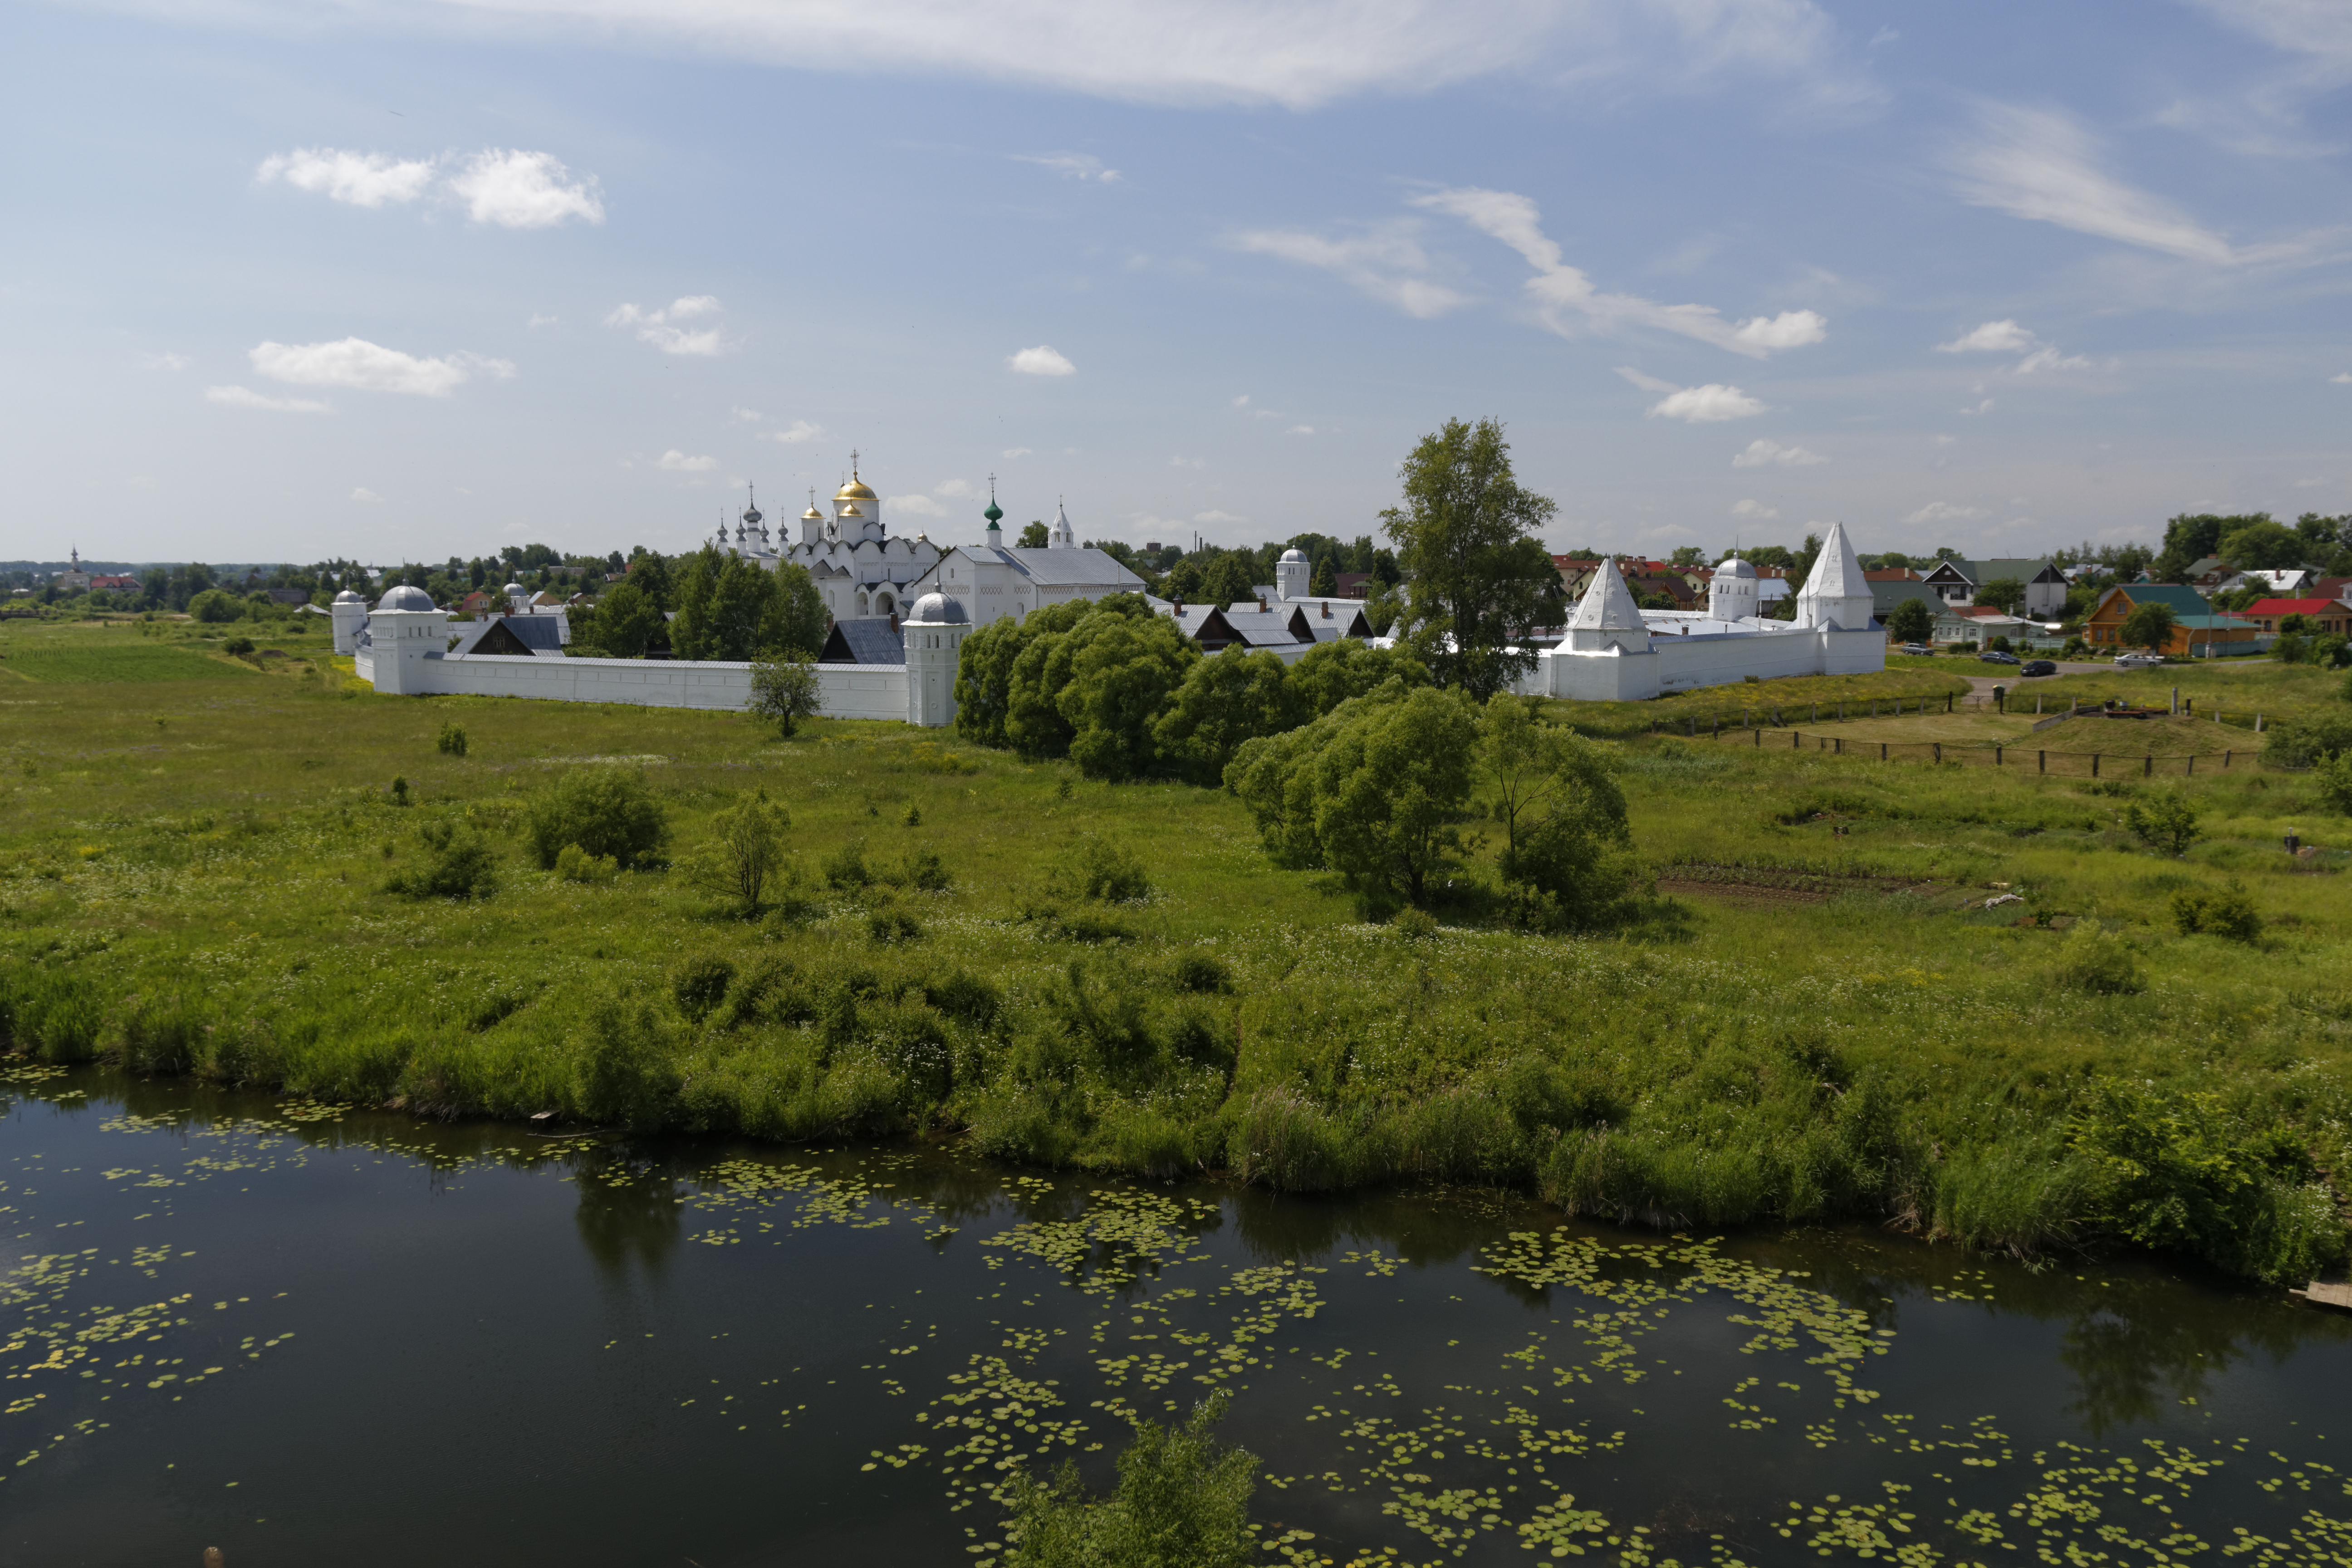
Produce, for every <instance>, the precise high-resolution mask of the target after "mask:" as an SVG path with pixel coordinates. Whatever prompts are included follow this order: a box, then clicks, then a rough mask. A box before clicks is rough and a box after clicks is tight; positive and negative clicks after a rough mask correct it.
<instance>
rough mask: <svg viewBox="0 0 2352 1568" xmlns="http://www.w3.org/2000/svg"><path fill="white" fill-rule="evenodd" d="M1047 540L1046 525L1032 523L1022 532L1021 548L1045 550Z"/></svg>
mask: <svg viewBox="0 0 2352 1568" xmlns="http://www.w3.org/2000/svg"><path fill="white" fill-rule="evenodd" d="M1045 540H1046V532H1045V524H1044V523H1042V522H1033V523H1030V524H1029V525H1028V526H1027V527H1025V528H1024V529H1023V530H1022V531H1021V548H1022V549H1024V550H1043V549H1045Z"/></svg>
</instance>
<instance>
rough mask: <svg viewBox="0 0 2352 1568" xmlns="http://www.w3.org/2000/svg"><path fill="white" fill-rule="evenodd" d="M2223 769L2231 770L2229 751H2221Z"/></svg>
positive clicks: (2224, 770) (2224, 771)
mask: <svg viewBox="0 0 2352 1568" xmlns="http://www.w3.org/2000/svg"><path fill="white" fill-rule="evenodd" d="M2221 771H2222V772H2223V773H2228V772H2229V771H2230V753H2229V752H2222V753H2221Z"/></svg>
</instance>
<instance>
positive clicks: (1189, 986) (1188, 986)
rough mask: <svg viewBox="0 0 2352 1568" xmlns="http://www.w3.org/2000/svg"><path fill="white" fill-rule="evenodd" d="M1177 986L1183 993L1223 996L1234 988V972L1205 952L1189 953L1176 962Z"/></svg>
mask: <svg viewBox="0 0 2352 1568" xmlns="http://www.w3.org/2000/svg"><path fill="white" fill-rule="evenodd" d="M1176 986H1177V989H1179V990H1181V991H1199V992H1204V993H1207V994H1212V995H1217V994H1225V993H1229V992H1231V991H1232V990H1233V988H1234V976H1233V971H1231V970H1229V969H1227V968H1226V967H1225V966H1224V965H1223V964H1222V963H1218V962H1217V961H1216V960H1215V959H1213V958H1211V957H1210V956H1209V955H1208V954H1207V953H1205V952H1188V953H1186V954H1185V955H1184V956H1183V957H1181V958H1180V959H1178V960H1177V961H1176Z"/></svg>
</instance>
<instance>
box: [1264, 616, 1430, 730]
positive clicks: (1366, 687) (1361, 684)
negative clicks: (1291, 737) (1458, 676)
mask: <svg viewBox="0 0 2352 1568" xmlns="http://www.w3.org/2000/svg"><path fill="white" fill-rule="evenodd" d="M1219 657H1221V658H1222V657H1223V656H1222V655H1220V656H1219ZM1391 680H1402V682H1403V683H1404V684H1405V685H1406V686H1407V687H1414V686H1427V685H1429V684H1430V678H1429V671H1428V670H1427V669H1426V668H1423V665H1422V663H1421V661H1420V660H1419V659H1417V658H1413V656H1412V651H1411V650H1410V649H1407V648H1401V647H1372V646H1371V645H1370V643H1366V642H1360V641H1358V640H1356V639H1355V638H1353V637H1339V638H1338V639H1336V640H1334V641H1331V642H1327V643H1320V644H1318V645H1317V646H1316V647H1313V648H1310V649H1308V650H1307V657H1306V658H1302V659H1300V660H1299V661H1298V662H1297V664H1295V665H1293V666H1291V667H1290V686H1291V689H1292V690H1293V691H1295V692H1297V695H1298V710H1299V717H1298V720H1297V721H1298V722H1299V723H1305V722H1307V721H1308V720H1310V719H1320V718H1321V717H1322V716H1323V715H1324V714H1326V713H1328V712H1330V711H1331V710H1333V709H1334V708H1337V707H1339V704H1340V703H1342V702H1345V701H1348V700H1349V699H1351V698H1357V697H1363V696H1367V695H1369V694H1370V693H1371V692H1374V691H1378V690H1379V689H1381V687H1383V686H1386V685H1387V684H1388V683H1389V682H1390V681H1391Z"/></svg>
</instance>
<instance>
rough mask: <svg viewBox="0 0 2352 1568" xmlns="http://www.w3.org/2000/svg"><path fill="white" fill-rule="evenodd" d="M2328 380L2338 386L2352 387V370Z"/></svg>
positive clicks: (2330, 377) (2332, 376)
mask: <svg viewBox="0 0 2352 1568" xmlns="http://www.w3.org/2000/svg"><path fill="white" fill-rule="evenodd" d="M2327 379H2328V382H2329V383H2330V384H2333V385H2336V386H2352V370H2347V371H2346V372H2344V373H2343V374H2341V375H2331V376H2329V377H2328V378H2327Z"/></svg>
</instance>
